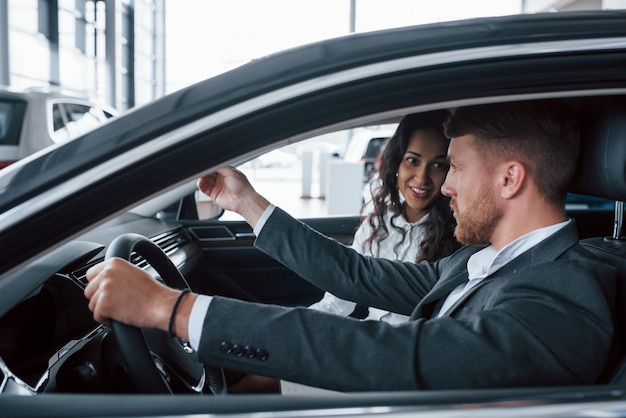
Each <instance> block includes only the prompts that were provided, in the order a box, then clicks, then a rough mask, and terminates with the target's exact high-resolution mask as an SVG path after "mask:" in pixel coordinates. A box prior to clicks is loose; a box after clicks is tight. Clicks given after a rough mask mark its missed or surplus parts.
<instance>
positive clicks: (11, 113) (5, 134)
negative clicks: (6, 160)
mask: <svg viewBox="0 0 626 418" xmlns="http://www.w3.org/2000/svg"><path fill="white" fill-rule="evenodd" d="M25 111H26V103H25V102H22V101H17V100H0V145H18V144H19V141H20V133H21V132H22V121H23V120H24V112H25Z"/></svg>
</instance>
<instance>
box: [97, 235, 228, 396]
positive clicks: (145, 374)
mask: <svg viewBox="0 0 626 418" xmlns="http://www.w3.org/2000/svg"><path fill="white" fill-rule="evenodd" d="M133 252H135V253H137V254H138V255H140V256H142V257H143V258H144V259H145V260H146V261H147V262H148V263H149V264H150V265H151V266H152V267H153V268H154V269H155V270H156V272H157V273H158V274H159V276H160V277H161V278H162V279H163V281H164V282H165V284H166V285H168V286H170V287H174V288H178V289H185V288H188V287H189V285H188V284H187V281H186V280H185V278H184V277H183V275H182V274H181V273H180V272H179V271H178V269H177V268H176V266H175V265H174V264H173V263H172V261H171V260H170V259H169V257H168V256H167V255H166V254H165V253H164V252H163V250H161V248H159V247H158V246H157V245H156V244H154V243H153V242H152V241H150V240H149V239H148V238H146V237H144V236H143V235H139V234H124V235H120V236H118V237H117V238H116V239H114V240H113V241H112V242H111V244H110V245H109V247H108V249H107V252H106V255H105V258H106V259H109V258H112V257H119V258H122V259H124V260H127V261H130V260H131V254H132V253H133ZM111 327H112V329H113V334H114V335H115V337H116V339H117V343H118V346H119V348H120V352H121V354H122V357H123V359H124V362H125V364H126V369H127V373H128V376H129V378H130V380H131V381H132V382H133V384H134V385H135V387H136V389H137V390H139V392H141V393H174V390H173V387H172V383H173V381H174V379H173V376H172V375H171V374H172V373H174V374H175V378H176V379H177V380H178V381H180V382H182V384H183V386H184V387H185V388H186V389H187V390H189V391H191V392H195V393H199V392H201V391H202V388H203V386H204V384H205V380H206V382H207V384H208V386H209V388H210V390H211V391H212V392H213V394H215V395H222V394H225V393H226V380H225V378H224V372H223V370H222V369H221V368H217V367H207V369H206V370H205V368H204V365H203V364H202V363H200V362H198V360H197V356H196V353H195V352H194V351H193V350H192V349H191V346H190V345H189V344H188V343H187V342H186V341H184V340H182V339H180V338H177V337H175V338H170V337H169V335H168V334H167V333H166V332H163V331H160V330H154V329H143V330H142V329H140V328H136V327H132V326H130V325H126V324H123V323H121V322H118V321H113V322H112V324H111ZM205 371H206V372H207V373H208V375H209V376H208V379H207V378H206V373H205ZM179 386H180V385H179Z"/></svg>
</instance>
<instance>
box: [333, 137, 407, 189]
mask: <svg viewBox="0 0 626 418" xmlns="http://www.w3.org/2000/svg"><path fill="white" fill-rule="evenodd" d="M394 130H395V125H393V126H389V127H384V128H382V129H371V130H370V129H363V130H362V131H360V132H357V133H356V134H355V135H354V136H353V137H352V139H351V140H350V143H349V144H348V148H347V149H346V154H345V156H344V160H345V161H348V162H353V163H358V162H361V163H363V184H364V185H365V184H366V183H367V182H369V180H370V178H371V177H372V172H373V171H374V165H375V162H376V158H377V157H378V155H379V154H380V152H381V151H382V150H383V148H385V145H386V144H387V141H388V140H389V138H391V136H392V135H393V133H394Z"/></svg>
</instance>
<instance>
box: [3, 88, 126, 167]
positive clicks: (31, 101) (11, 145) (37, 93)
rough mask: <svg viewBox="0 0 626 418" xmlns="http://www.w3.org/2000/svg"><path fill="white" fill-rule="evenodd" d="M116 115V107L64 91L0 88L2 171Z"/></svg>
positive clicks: (87, 130)
mask: <svg viewBox="0 0 626 418" xmlns="http://www.w3.org/2000/svg"><path fill="white" fill-rule="evenodd" d="M116 115H117V111H116V110H115V109H113V108H110V107H108V106H105V105H99V104H96V103H93V102H91V101H89V100H86V99H82V98H79V97H75V96H71V95H67V94H64V93H61V92H55V91H49V90H48V91H42V90H35V89H33V90H23V91H17V90H11V89H9V88H6V87H3V88H0V169H2V168H4V167H6V166H8V165H10V164H12V163H14V162H15V161H17V160H20V159H22V158H24V157H27V156H28V155H30V154H33V153H35V152H37V151H39V150H41V149H44V148H46V147H48V146H50V145H53V144H56V143H60V142H65V141H68V140H70V139H73V138H76V137H78V136H80V135H82V134H84V133H87V132H89V131H90V130H92V129H94V128H95V127H97V126H99V125H101V124H102V123H104V122H106V121H107V120H108V119H110V118H112V117H113V116H116Z"/></svg>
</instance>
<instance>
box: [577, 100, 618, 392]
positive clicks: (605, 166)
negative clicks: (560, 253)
mask: <svg viewBox="0 0 626 418" xmlns="http://www.w3.org/2000/svg"><path fill="white" fill-rule="evenodd" d="M589 110H591V111H589ZM582 123H583V134H582V144H581V156H580V160H579V164H578V169H577V174H576V176H575V178H574V181H573V185H572V189H573V191H574V192H575V193H581V194H586V195H591V196H597V197H603V198H607V199H612V200H615V201H616V203H615V219H614V227H613V235H612V236H610V237H609V236H607V237H594V238H586V239H583V240H581V244H582V246H583V247H584V248H586V249H587V250H588V251H590V252H591V253H593V254H594V255H595V256H597V257H598V258H600V259H602V260H604V261H606V262H608V263H610V264H611V265H613V266H614V267H615V268H616V270H617V277H618V280H617V283H616V289H615V298H616V306H615V324H616V333H615V338H614V344H613V349H612V352H611V354H610V355H609V359H608V361H607V366H606V369H605V371H604V373H603V375H602V376H601V377H600V381H599V382H600V383H611V384H617V385H626V238H625V237H624V236H623V235H622V226H623V217H624V200H626V97H614V98H610V99H606V102H605V103H604V104H602V105H598V106H596V105H595V104H594V105H593V106H589V107H587V112H585V116H584V118H583V121H582Z"/></svg>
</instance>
